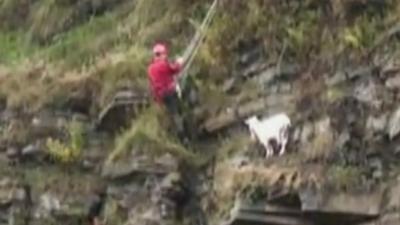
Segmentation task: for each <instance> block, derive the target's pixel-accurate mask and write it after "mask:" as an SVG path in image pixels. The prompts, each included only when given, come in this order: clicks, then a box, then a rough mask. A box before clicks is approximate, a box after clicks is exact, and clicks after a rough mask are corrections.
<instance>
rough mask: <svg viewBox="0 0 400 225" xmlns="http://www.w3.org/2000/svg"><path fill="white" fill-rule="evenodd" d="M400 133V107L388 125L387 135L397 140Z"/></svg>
mask: <svg viewBox="0 0 400 225" xmlns="http://www.w3.org/2000/svg"><path fill="white" fill-rule="evenodd" d="M399 132H400V107H399V108H398V109H397V110H396V111H395V112H394V113H393V114H392V116H391V118H390V120H389V123H388V124H387V133H388V135H389V138H390V139H393V138H395V137H396V136H397V135H398V134H399Z"/></svg>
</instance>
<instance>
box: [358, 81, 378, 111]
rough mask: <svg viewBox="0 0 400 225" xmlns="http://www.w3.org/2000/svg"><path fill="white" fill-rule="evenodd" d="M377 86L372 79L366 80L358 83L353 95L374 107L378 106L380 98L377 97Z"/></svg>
mask: <svg viewBox="0 0 400 225" xmlns="http://www.w3.org/2000/svg"><path fill="white" fill-rule="evenodd" d="M378 92H379V90H378V87H377V85H376V84H375V82H374V81H372V80H368V81H367V82H362V83H360V84H358V85H357V86H356V87H355V89H354V92H353V96H354V97H355V98H356V99H357V100H358V101H360V102H364V103H366V104H368V105H370V106H373V107H375V108H380V106H381V105H382V100H380V99H379V97H378Z"/></svg>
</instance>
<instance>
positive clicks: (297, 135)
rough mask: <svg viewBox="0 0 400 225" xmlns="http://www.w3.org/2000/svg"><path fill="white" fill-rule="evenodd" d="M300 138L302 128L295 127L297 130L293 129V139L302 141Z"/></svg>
mask: <svg viewBox="0 0 400 225" xmlns="http://www.w3.org/2000/svg"><path fill="white" fill-rule="evenodd" d="M300 138H301V129H300V128H295V130H294V131H293V135H292V140H293V141H295V142H297V141H300Z"/></svg>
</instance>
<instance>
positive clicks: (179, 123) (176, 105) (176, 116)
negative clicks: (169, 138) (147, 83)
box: [163, 91, 187, 141]
mask: <svg viewBox="0 0 400 225" xmlns="http://www.w3.org/2000/svg"><path fill="white" fill-rule="evenodd" d="M163 103H164V105H165V108H166V109H167V111H168V116H169V119H170V121H171V122H172V125H173V127H171V128H170V130H171V131H173V132H174V133H175V134H176V135H177V136H178V138H179V139H180V141H184V139H185V138H187V135H186V130H187V129H186V123H185V119H184V112H183V107H182V103H181V101H180V99H179V97H178V95H177V93H176V92H175V91H174V92H172V93H170V94H167V95H165V96H164V97H163Z"/></svg>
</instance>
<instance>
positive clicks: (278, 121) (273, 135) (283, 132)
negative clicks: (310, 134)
mask: <svg viewBox="0 0 400 225" xmlns="http://www.w3.org/2000/svg"><path fill="white" fill-rule="evenodd" d="M245 123H246V124H247V126H248V127H249V130H250V136H251V139H252V140H257V141H259V142H260V143H261V144H262V145H263V146H264V148H265V151H266V154H265V155H266V157H267V158H268V157H269V156H271V155H273V153H274V150H273V146H271V144H270V141H271V140H276V142H277V143H278V145H279V146H280V149H279V155H282V154H283V153H285V151H286V144H287V142H288V136H289V134H288V132H289V128H290V126H291V122H290V119H289V117H288V116H287V115H286V114H284V113H279V114H276V115H273V116H271V117H269V118H266V119H261V120H259V119H258V118H257V116H252V117H250V118H248V119H246V120H245Z"/></svg>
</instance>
